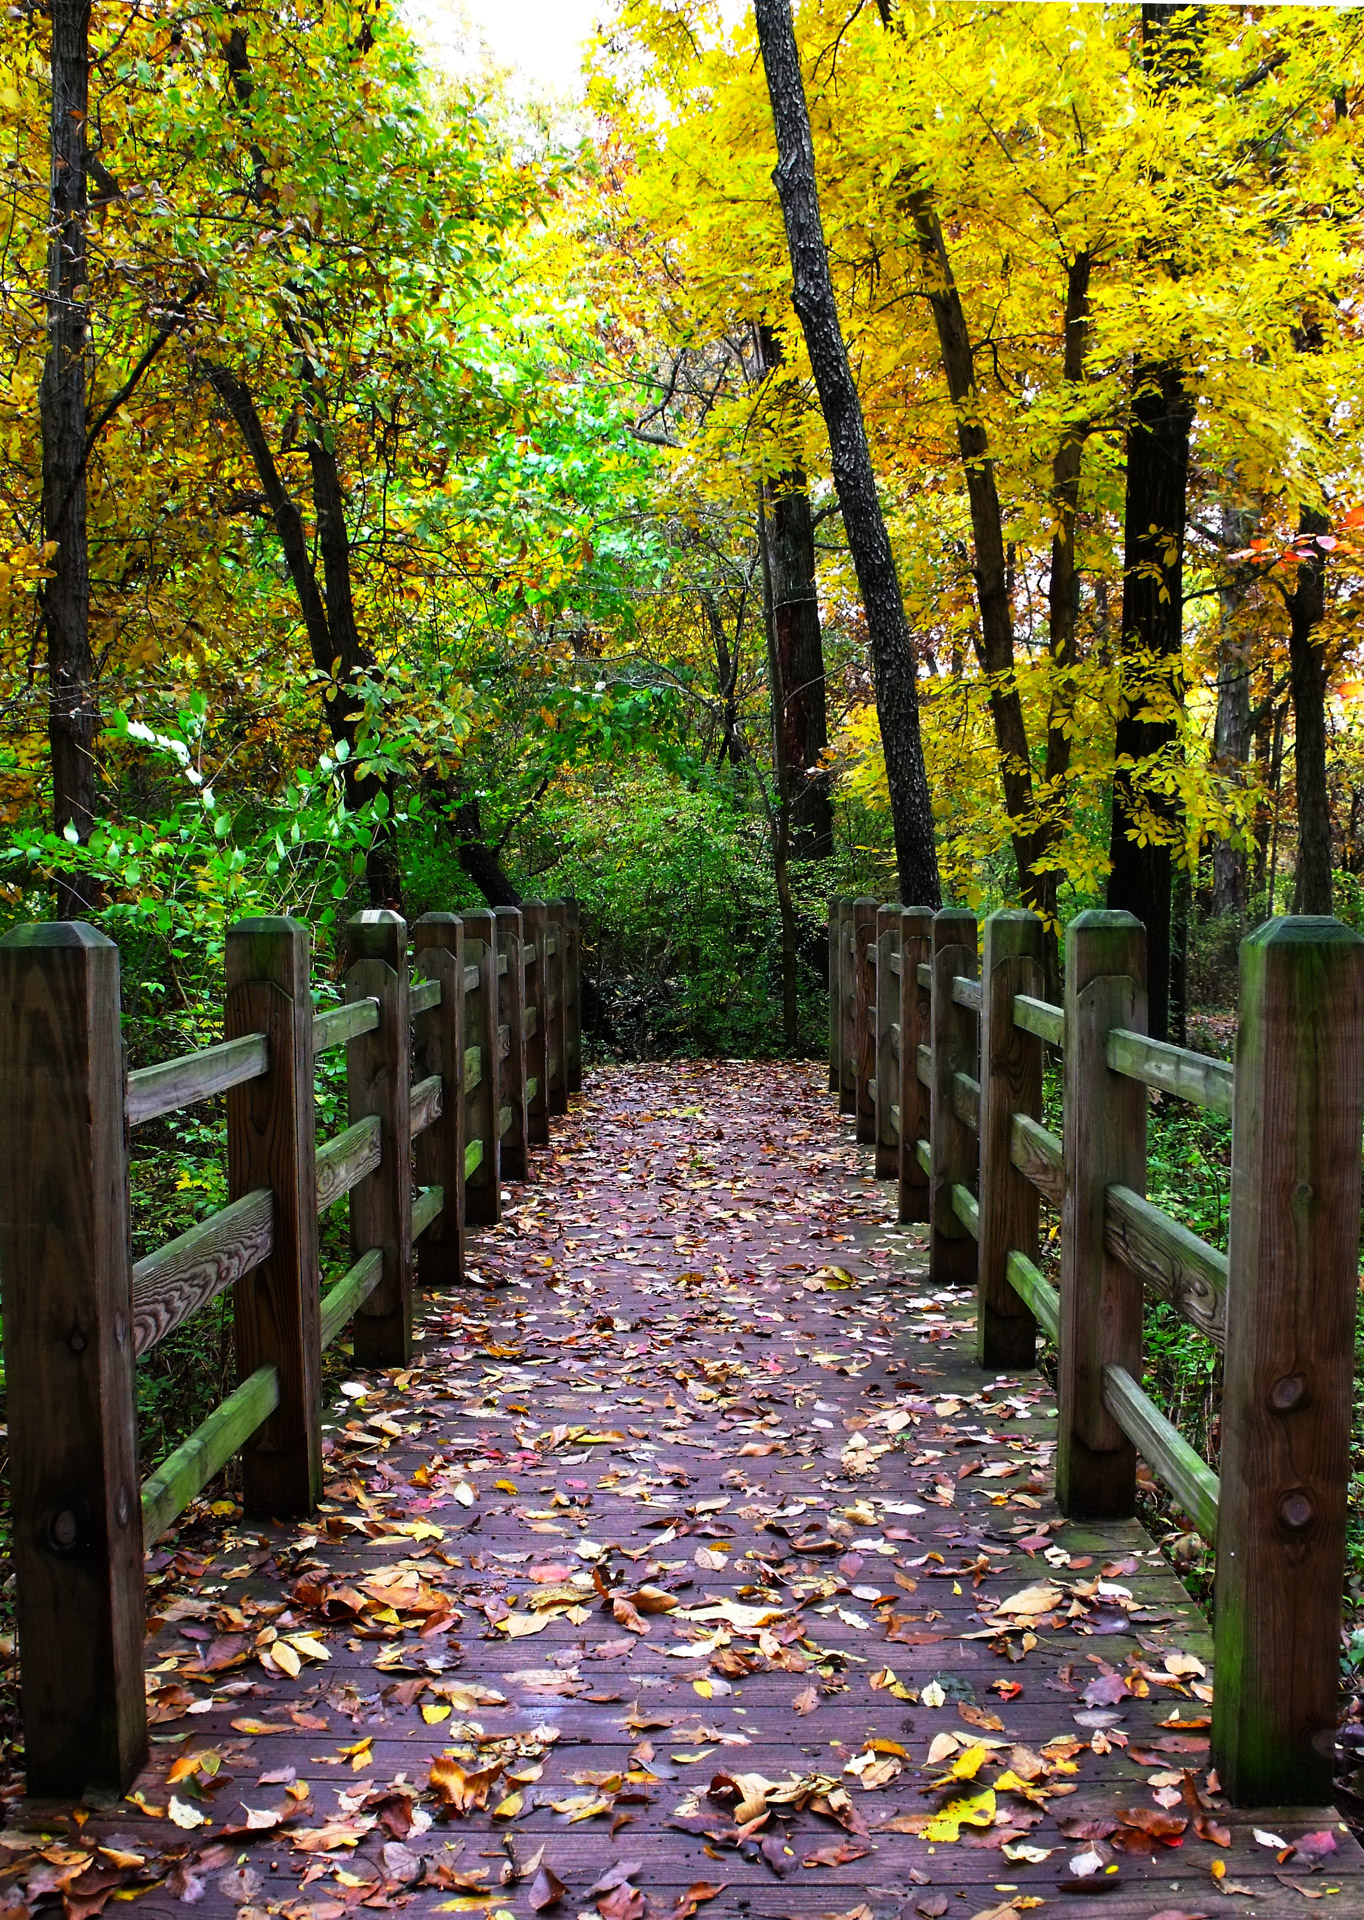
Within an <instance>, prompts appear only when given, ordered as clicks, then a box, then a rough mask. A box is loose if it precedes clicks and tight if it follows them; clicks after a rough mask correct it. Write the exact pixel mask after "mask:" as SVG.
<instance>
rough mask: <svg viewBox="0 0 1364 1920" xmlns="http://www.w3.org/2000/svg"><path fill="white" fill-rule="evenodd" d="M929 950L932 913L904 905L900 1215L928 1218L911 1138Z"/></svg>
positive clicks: (927, 1029) (924, 1094) (926, 1017)
mask: <svg viewBox="0 0 1364 1920" xmlns="http://www.w3.org/2000/svg"><path fill="white" fill-rule="evenodd" d="M932 951H933V915H932V913H931V912H930V910H929V909H928V908H927V907H905V908H904V909H903V911H902V912H901V914H900V988H899V995H898V1004H897V1006H896V1010H895V1011H896V1019H897V1021H898V1022H899V1027H900V1055H899V1065H898V1070H897V1090H896V1104H897V1105H898V1107H899V1109H900V1195H899V1200H900V1204H899V1219H900V1221H901V1223H902V1224H904V1225H906V1226H907V1225H908V1224H909V1223H910V1222H911V1221H916V1220H927V1218H928V1180H927V1177H926V1175H925V1172H924V1169H923V1168H922V1167H921V1166H920V1164H919V1156H918V1153H917V1151H916V1143H917V1142H918V1141H919V1140H921V1139H923V1138H924V1137H925V1136H926V1135H927V1133H928V1128H929V1115H930V1103H929V1096H928V1088H927V1086H926V1085H925V1083H924V1082H923V1081H921V1080H920V1078H919V1070H918V1069H919V1052H920V1048H921V1046H922V1044H923V1043H924V1042H925V1041H927V1040H928V1039H929V1038H930V1037H931V1032H932V1028H931V1015H930V1003H929V996H928V994H927V993H926V992H925V990H924V988H923V987H922V986H921V985H920V983H919V973H918V967H919V962H920V960H921V959H922V958H924V957H925V956H926V955H928V954H930V953H932Z"/></svg>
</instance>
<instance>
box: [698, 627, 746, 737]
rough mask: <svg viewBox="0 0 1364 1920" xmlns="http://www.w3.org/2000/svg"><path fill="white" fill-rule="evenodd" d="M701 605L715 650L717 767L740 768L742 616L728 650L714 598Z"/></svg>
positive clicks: (726, 637)
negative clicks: (740, 646)
mask: <svg viewBox="0 0 1364 1920" xmlns="http://www.w3.org/2000/svg"><path fill="white" fill-rule="evenodd" d="M701 605H702V608H703V610H704V612H705V616H706V624H707V626H708V627H709V628H710V637H711V643H712V645H713V646H714V648H715V685H716V689H717V691H718V694H719V698H720V747H719V751H718V752H717V754H716V756H715V759H716V764H717V766H723V765H724V764H725V761H726V760H728V761H729V764H730V765H731V766H732V767H738V766H741V765H742V764H743V759H744V737H743V733H742V730H741V729H740V726H739V694H738V689H739V645H740V639H741V636H742V631H743V616H742V614H740V617H739V619H738V621H736V623H735V629H734V645H733V647H732V648H731V647H730V644H729V636H728V635H727V634H726V632H725V623H724V621H723V620H722V619H721V617H720V607H719V602H718V601H717V600H716V598H715V595H714V594H713V593H703V594H702V595H701Z"/></svg>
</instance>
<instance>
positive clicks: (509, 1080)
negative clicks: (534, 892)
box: [496, 907, 528, 1180]
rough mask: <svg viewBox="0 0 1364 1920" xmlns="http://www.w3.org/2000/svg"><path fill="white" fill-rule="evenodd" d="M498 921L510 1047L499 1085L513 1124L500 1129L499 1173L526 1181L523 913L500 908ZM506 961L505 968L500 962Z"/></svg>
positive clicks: (500, 1010)
mask: <svg viewBox="0 0 1364 1920" xmlns="http://www.w3.org/2000/svg"><path fill="white" fill-rule="evenodd" d="M496 919H497V951H498V961H499V971H498V982H497V1018H498V1020H499V1022H500V1026H499V1030H498V1031H499V1039H500V1037H501V1030H502V1028H505V1029H506V1036H507V1044H506V1046H505V1047H501V1046H499V1049H498V1064H499V1085H500V1088H501V1096H502V1103H503V1106H505V1107H508V1108H510V1110H511V1124H510V1125H509V1126H507V1127H505V1128H503V1127H500V1126H499V1133H500V1135H501V1146H500V1149H499V1156H498V1159H499V1166H498V1170H499V1172H500V1174H501V1176H502V1178H503V1179H504V1180H524V1179H525V1177H526V1173H527V1170H528V1169H527V1165H526V1043H525V987H526V980H525V970H524V969H523V967H522V965H521V939H522V927H521V912H520V909H519V908H517V907H499V908H498V909H497V914H496ZM504 960H505V961H506V963H507V964H506V966H505V967H502V966H501V962H502V961H504Z"/></svg>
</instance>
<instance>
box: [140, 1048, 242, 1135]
mask: <svg viewBox="0 0 1364 1920" xmlns="http://www.w3.org/2000/svg"><path fill="white" fill-rule="evenodd" d="M269 1064H270V1043H269V1041H268V1040H267V1039H266V1037H265V1035H264V1034H263V1033H247V1034H243V1035H242V1037H241V1039H240V1040H222V1041H219V1043H218V1045H217V1046H214V1047H200V1048H199V1050H198V1051H197V1052H196V1053H182V1054H180V1055H178V1057H177V1058H176V1059H174V1060H161V1061H158V1062H157V1064H156V1065H155V1066H153V1067H137V1068H135V1069H134V1070H133V1072H132V1073H130V1074H129V1075H128V1097H127V1102H126V1106H125V1111H126V1113H127V1116H128V1125H129V1126H130V1127H140V1126H142V1125H143V1124H144V1122H146V1121H148V1120H157V1119H159V1118H160V1117H161V1115H162V1114H163V1113H174V1112H175V1111H176V1110H177V1109H178V1108H180V1107H189V1106H193V1104H194V1103H195V1101H196V1100H209V1099H211V1098H212V1097H213V1095H214V1094H215V1093H226V1092H227V1090H228V1088H229V1087H239V1086H241V1084H242V1083H243V1081H246V1080H255V1079H257V1078H258V1077H259V1076H260V1075H261V1074H263V1073H264V1072H265V1071H266V1068H267V1067H268V1066H269Z"/></svg>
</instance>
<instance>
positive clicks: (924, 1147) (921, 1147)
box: [914, 1140, 933, 1176]
mask: <svg viewBox="0 0 1364 1920" xmlns="http://www.w3.org/2000/svg"><path fill="white" fill-rule="evenodd" d="M914 1157H915V1159H916V1160H917V1161H918V1163H919V1166H920V1167H921V1169H922V1170H923V1173H924V1174H925V1176H928V1175H931V1174H932V1172H933V1149H932V1147H931V1146H930V1145H929V1143H928V1141H927V1140H916V1141H915V1142H914Z"/></svg>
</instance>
